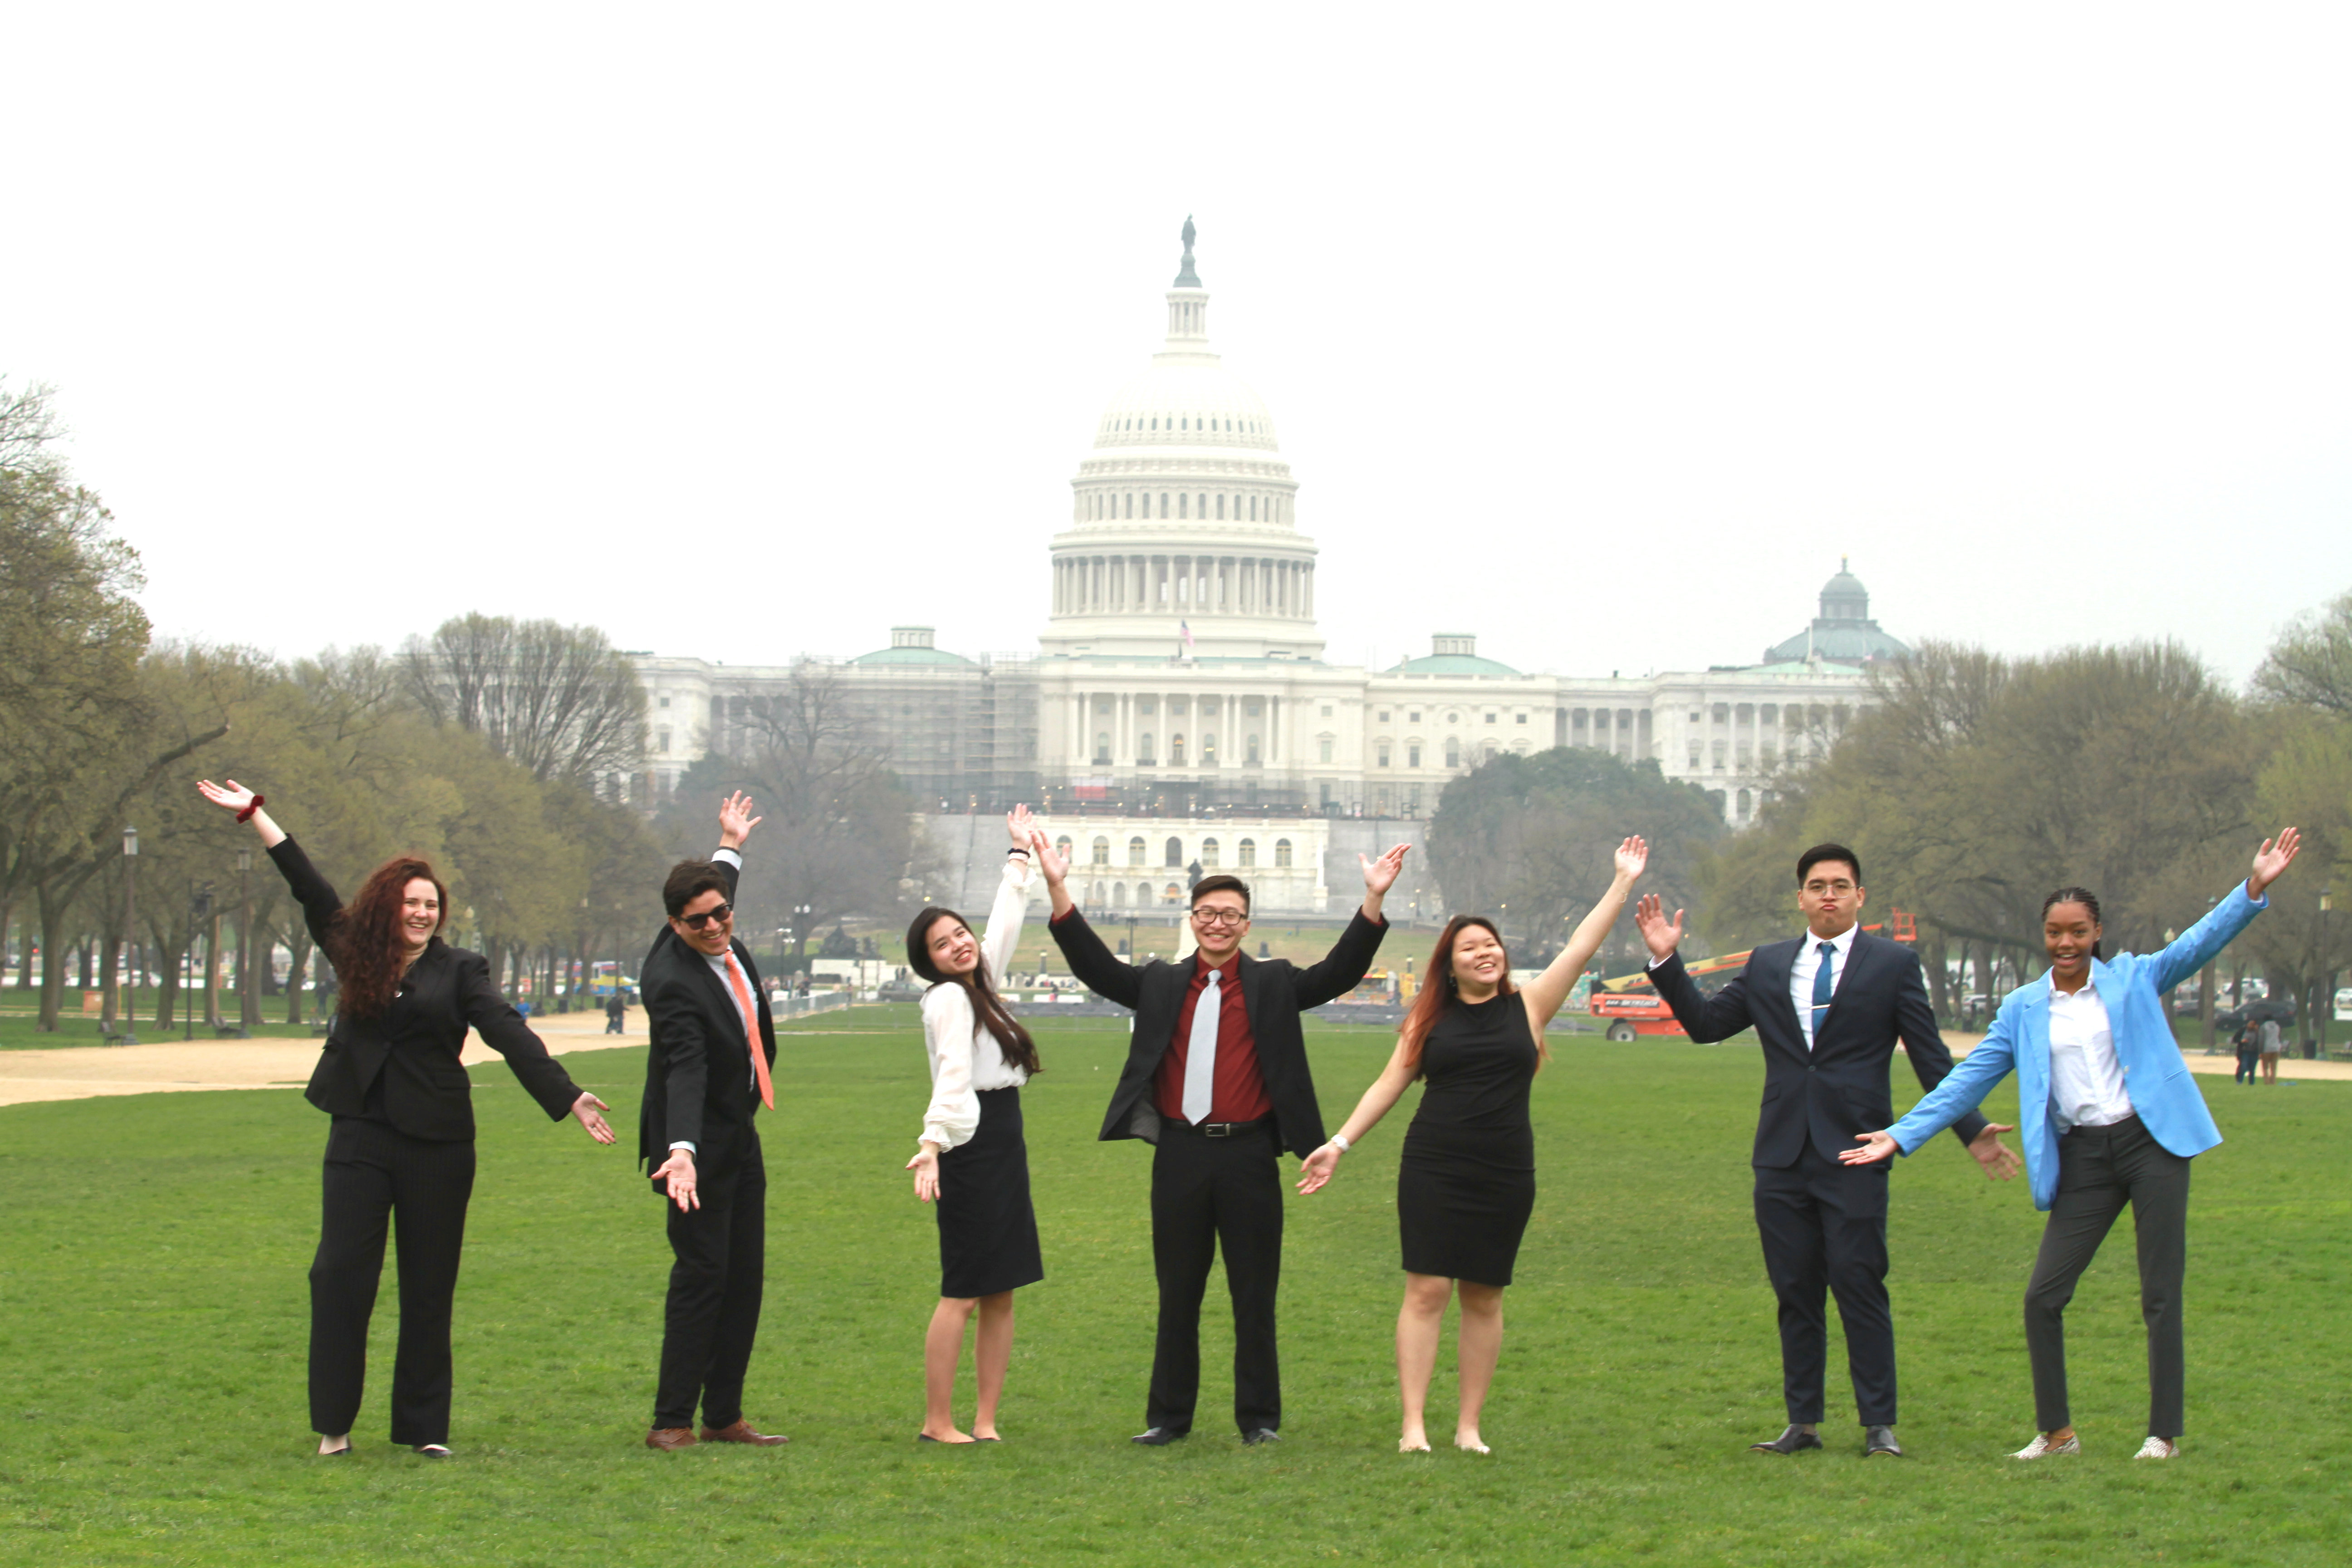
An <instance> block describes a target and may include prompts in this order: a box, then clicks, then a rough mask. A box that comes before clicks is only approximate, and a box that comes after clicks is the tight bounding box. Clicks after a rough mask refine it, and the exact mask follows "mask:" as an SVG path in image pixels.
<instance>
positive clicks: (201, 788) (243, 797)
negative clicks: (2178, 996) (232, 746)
mask: <svg viewBox="0 0 2352 1568" xmlns="http://www.w3.org/2000/svg"><path fill="white" fill-rule="evenodd" d="M196 793H197V794H198V795H203V796H204V797H205V799H206V800H208V801H211V802H212V803H213V804H214V805H217V806H219V807H220V808H221V809H222V810H224V811H243V810H244V809H245V808H246V807H247V806H248V805H252V804H253V792H252V791H251V790H249V789H247V788H246V787H245V786H244V785H243V784H239V783H237V782H236V780H235V779H231V780H229V781H228V783H226V784H215V783H213V781H212V780H210V779H198V780H197V781H196ZM2265 847H2267V846H2265Z"/></svg>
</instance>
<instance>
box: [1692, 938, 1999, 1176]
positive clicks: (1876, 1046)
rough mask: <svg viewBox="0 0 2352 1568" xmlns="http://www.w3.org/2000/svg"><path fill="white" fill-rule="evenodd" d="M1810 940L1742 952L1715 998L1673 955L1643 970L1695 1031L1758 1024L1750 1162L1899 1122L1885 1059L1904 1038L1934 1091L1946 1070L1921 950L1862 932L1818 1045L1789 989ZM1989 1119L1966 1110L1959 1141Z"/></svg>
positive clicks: (1834, 1146) (1724, 1033)
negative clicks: (1760, 1055)
mask: <svg viewBox="0 0 2352 1568" xmlns="http://www.w3.org/2000/svg"><path fill="white" fill-rule="evenodd" d="M1814 940H1817V939H1814V938H1812V937H1810V936H1808V937H1800V938H1797V939H1795V940H1792V941H1789V942H1772V943H1769V944H1768V945H1766V946H1763V947H1759V948H1758V949H1757V950H1756V951H1755V952H1753V953H1750V954H1749V955H1748V966H1747V967H1746V968H1745V969H1743V970H1741V971H1740V972H1739V976H1738V979H1736V980H1734V981H1732V983H1731V984H1728V985H1727V986H1725V987H1724V988H1723V989H1722V990H1721V991H1719V992H1717V993H1716V994H1714V995H1713V996H1708V995H1706V994H1702V993H1701V992H1700V990H1699V988H1698V986H1697V985H1696V984H1694V983H1693V982H1692V980H1691V977H1690V975H1689V974H1688V973H1686V972H1685V970H1684V968H1683V961H1682V955H1681V954H1680V953H1676V954H1675V956H1673V957H1671V958H1669V959H1667V960H1666V961H1665V962H1664V963H1661V964H1659V965H1658V967H1657V968H1655V969H1654V970H1652V971H1651V972H1650V978H1651V980H1652V981H1654V983H1655V984H1656V985H1657V987H1658V994H1659V995H1661V996H1663V997H1664V998H1665V1001H1666V1005H1668V1006H1669V1007H1672V1008H1673V1009H1674V1010H1675V1017H1676V1018H1677V1019H1679V1020H1680V1021H1681V1023H1682V1026H1683V1028H1684V1029H1685V1030H1686V1031H1687V1032H1688V1033H1689V1035H1690V1037H1691V1038H1692V1039H1694V1040H1700V1041H1706V1040H1720V1039H1726V1038H1728V1037H1730V1036H1733V1035H1736V1034H1738V1033H1739V1031H1740V1030H1742V1029H1746V1028H1750V1027H1752V1028H1754V1029H1755V1031H1756V1034H1757V1037H1758V1038H1759V1039H1760V1040H1761V1041H1762V1042H1763V1046H1764V1105H1763V1110H1762V1112H1761V1114H1760V1115H1759V1116H1758V1118H1757V1121H1756V1152H1755V1155H1754V1157H1753V1163H1755V1164H1757V1165H1759V1166H1763V1167H1766V1168H1768V1169H1773V1170H1780V1169H1784V1168H1786V1167H1788V1166H1790V1165H1793V1164H1795V1163H1797V1158H1798V1156H1799V1155H1801V1153H1803V1152H1804V1148H1805V1143H1806V1141H1807V1140H1808V1139H1809V1138H1810V1139H1811V1142H1812V1145H1813V1147H1814V1148H1816V1149H1818V1150H1820V1151H1821V1152H1822V1153H1823V1154H1825V1155H1827V1156H1829V1157H1830V1158H1832V1159H1834V1158H1836V1157H1837V1156H1838V1155H1840V1154H1843V1152H1846V1151H1847V1150H1848V1149H1852V1148H1855V1147H1858V1145H1857V1144H1856V1143H1855V1142H1854V1137H1855V1135H1856V1134H1857V1133H1862V1132H1874V1131H1878V1130H1879V1129H1881V1128H1884V1127H1892V1126H1893V1125H1895V1105H1894V1102H1893V1100H1892V1099H1891V1098H1890V1096H1889V1092H1888V1089H1887V1063H1888V1061H1889V1060H1890V1058H1893V1057H1894V1055H1895V1037H1897V1036H1898V1035H1899V1036H1901V1037H1902V1040H1903V1048H1904V1050H1905V1052H1906V1054H1908V1055H1909V1057H1910V1058H1911V1070H1912V1071H1913V1072H1915V1073H1916V1074H1918V1075H1919V1087H1920V1088H1921V1089H1933V1088H1935V1087H1936V1086H1937V1084H1939V1083H1941V1082H1943V1081H1944V1075H1945V1074H1947V1073H1948V1072H1950V1071H1951V1070H1952V1053H1951V1052H1949V1051H1948V1050H1946V1049H1945V1048H1944V1037H1943V1036H1942V1035H1940V1034H1938V1033H1937V1030H1936V1013H1935V1009H1934V1008H1932V1007H1930V1006H1929V1005H1927V980H1926V977H1925V976H1924V974H1923V973H1922V972H1921V970H1920V968H1919V955H1918V954H1917V953H1916V952H1912V951H1911V950H1910V949H1909V948H1907V947H1906V946H1904V945H1903V944H1902V943H1901V942H1888V941H1887V940H1886V939H1885V937H1877V936H1873V935H1871V934H1870V933H1869V932H1868V931H1856V932H1854V934H1853V947H1852V948H1851V949H1850V950H1849V951H1848V952H1847V953H1846V958H1845V967H1844V969H1843V972H1842V973H1840V974H1839V975H1838V983H1837V990H1836V992H1835V993H1834V994H1832V996H1831V998H1830V1011H1829V1016H1828V1017H1826V1018H1824V1019H1823V1020H1822V1026H1821V1029H1820V1032H1819V1033H1818V1034H1816V1035H1815V1037H1814V1038H1813V1048H1812V1049H1811V1050H1810V1051H1808V1050H1807V1049H1805V1031H1804V1027H1803V1026H1802V1025H1801V1023H1800V1022H1799V1020H1798V1018H1797V1007H1796V1004H1795V1003H1794V1002H1792V1001H1791V1000H1790V996H1789V975H1790V971H1791V970H1792V969H1794V968H1795V966H1796V963H1797V951H1798V948H1799V947H1800V945H1801V943H1803V942H1810V941H1814ZM1984 1124H1985V1121H1984V1118H1983V1117H1981V1116H1979V1115H1978V1114H1977V1113H1976V1112H1974V1111H1970V1112H1969V1114H1968V1115H1966V1116H1964V1117H1962V1118H1961V1119H1960V1120H1959V1121H1956V1122H1954V1123H1953V1124H1952V1131H1953V1132H1954V1134H1955V1135H1957V1136H1958V1138H1959V1140H1960V1142H1963V1143H1966V1142H1971V1141H1972V1140H1974V1139H1975V1137H1976V1135H1977V1134H1978V1133H1979V1132H1981V1131H1984Z"/></svg>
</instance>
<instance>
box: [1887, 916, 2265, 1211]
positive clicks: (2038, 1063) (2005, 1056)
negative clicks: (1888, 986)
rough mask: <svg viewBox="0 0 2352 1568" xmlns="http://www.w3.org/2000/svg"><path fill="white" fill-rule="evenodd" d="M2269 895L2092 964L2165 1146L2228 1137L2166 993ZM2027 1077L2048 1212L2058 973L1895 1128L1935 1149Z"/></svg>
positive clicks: (2200, 1147) (1907, 1140) (2143, 1103)
mask: <svg viewBox="0 0 2352 1568" xmlns="http://www.w3.org/2000/svg"><path fill="white" fill-rule="evenodd" d="M2270 906H2271V901H2270V900H2269V899H2268V898H2267V897H2264V898H2261V899H2250V898H2248V897H2247V896H2246V885H2245V884H2244V883H2243V882H2241V883H2239V884H2238V885H2237V887H2235V888H2233V889H2231V890H2230V892H2229V894H2228V895H2227V896H2226V897H2224V898H2223V899H2222V900H2221V902H2220V903H2218V904H2216V905H2214V906H2213V909H2212V911H2211V912H2210V914H2208V915H2207V916H2206V917H2205V918H2204V919H2203V920H2201V921H2198V922H2197V923H2196V924H2195V925H2193V926H2191V927H2189V929H2188V930H2187V931H2183V932H2182V933H2181V935H2180V940H2179V941H2178V942H2174V943H2173V944H2172V945H2171V946H2170V947H2168V948H2166V949H2165V950H2164V951H2163V952H2158V953H2152V954H2150V955H2149V956H2147V957H2146V958H2140V957H2137V956H2135V955H2134V954H2132V953H2128V952H2119V953H2117V954H2116V956H2115V957H2114V958H2113V959H2110V960H2105V961H2102V960H2100V959H2096V958H2095V959H2093V960H2091V977H2092V982H2093V984H2096V985H2097V986H2098V988H2099V1000H2100V1002H2101V1003H2102V1004H2103V1005H2105V1007H2106V1010H2107V1026H2108V1029H2109V1030H2110V1032H2111V1033H2112V1034H2113V1035H2114V1037H2115V1043H2116V1061H2117V1062H2118V1063H2119V1064H2120V1065H2121V1066H2122V1068H2123V1070H2124V1090H2125V1092H2126V1093H2127V1094H2128V1095H2130V1096H2131V1102H2132V1110H2133V1111H2134V1112H2135V1113H2136V1114H2137V1116H2138V1117H2139V1120H2140V1124H2141V1125H2142V1126H2144V1127H2146V1128H2147V1130H2148V1132H2149V1134H2150V1135H2151V1136H2152V1137H2154V1138H2155V1140H2156V1141H2157V1142H2158V1143H2160V1144H2162V1145H2163V1146H2164V1147H2165V1148H2167V1149H2169V1150H2170V1151H2172V1152H2174V1153H2176V1154H2179V1155H2182V1156H2184V1157H2185V1156H2188V1155H2191V1154H2202V1153H2203V1152H2205V1151H2206V1150H2208V1149H2210V1148H2212V1147H2213V1146H2214V1145H2215V1144H2216V1143H2219V1142H2221V1129H2220V1128H2218V1127H2216V1126H2214V1125H2213V1113H2212V1112H2211V1111H2210V1110H2206V1109H2205V1096H2204V1095H2203V1094H2201V1093H2200V1092H2199V1090H2198V1088H2197V1083H2196V1080H2195V1079H2192V1078H2191V1077H2190V1076H2189V1064H2188V1062H2187V1061H2185V1060H2183V1059H2182V1058H2181V1055H2180V1047H2179V1042H2177V1041H2176V1040H2175V1039H2174V1038H2173V1036H2172V1023H2171V1020H2170V1019H2169V1018H2168V1017H2167V1016H2165V1010H2164V994H2165V993H2166V992H2168V991H2169V990H2171V989H2172V988H2173V987H2174V986H2175V985H2177V984H2179V983H2180V982H2181V981H2183V980H2185V979H2187V978H2188V977H2189V975H2191V974H2194V973H2197V971H2199V970H2200V969H2202V968H2204V967H2205V965H2207V964H2208V963H2211V962H2212V961H2213V957H2214V955H2215V954H2217V953H2219V952H2221V950H2222V949H2223V948H2225V947H2227V946H2229V945H2230V939H2231V938H2232V937H2234V936H2236V935H2237V934H2238V933H2239V932H2240V931H2243V930H2245V929H2246V927H2247V926H2248V925H2250V924H2252V921H2253V918H2254V917H2255V916H2256V915H2258V914H2260V913H2262V911H2263V910H2266V909H2268V908H2270ZM2011 1068H2015V1069H2016V1071H2017V1101H2018V1117H2017V1120H2018V1124H2019V1131H2021V1132H2022V1133H2023V1134H2024V1146H2025V1168H2026V1173H2027V1175H2028V1178H2029V1180H2030V1181H2031V1182H2032V1186H2033V1206H2034V1207H2035V1208H2038V1209H2046V1208H2048V1207H2049V1206H2050V1205H2051V1201H2052V1200H2053V1199H2054V1198H2055V1197H2056V1196H2057V1195H2058V1129H2057V1127H2056V1126H2055V1124H2054V1119H2053V1117H2052V1115H2051V1113H2050V976H2049V975H2048V974H2047V973H2044V974H2043V975H2042V977H2041V978H2039V979H2037V980H2033V981H2031V982H2029V983H2028V984H2023V985H2021V986H2019V987H2018V988H2017V989H2016V990H2014V991H2012V992H2011V993H2010V994H2008V995H2007V996H2005V997H2003V998H2002V999H2001V1004H2000V1012H1999V1013H1997V1014H1995V1015H1994V1016H1993V1020H1992V1028H1991V1029H1990V1031H1988V1032H1987V1034H1986V1035H1985V1037H1984V1041H1983V1043H1982V1044H1980V1045H1979V1046H1978V1047H1977V1048H1976V1049H1975V1050H1973V1051H1970V1052H1969V1054H1968V1055H1967V1056H1966V1057H1964V1058H1961V1061H1960V1064H1959V1065H1958V1067H1956V1068H1953V1069H1952V1074H1951V1076H1950V1077H1949V1078H1948V1079H1945V1080H1944V1081H1943V1082H1941V1083H1939V1084H1937V1086H1936V1088H1935V1090H1934V1092H1932V1093H1930V1094H1929V1095H1928V1096H1927V1098H1926V1099H1925V1100H1921V1101H1920V1102H1919V1103H1918V1104H1916V1105H1915V1106H1913V1107H1912V1108H1911V1110H1910V1113H1909V1114H1908V1115H1906V1116H1905V1117H1904V1118H1903V1120H1902V1121H1898V1122H1896V1123H1895V1125H1894V1126H1893V1127H1891V1128H1889V1129H1888V1130H1887V1131H1890V1132H1892V1133H1893V1134H1894V1136H1895V1142H1896V1143H1898V1144H1900V1145H1901V1146H1902V1149H1903V1152H1904V1153H1905V1154H1906V1155H1907V1154H1909V1153H1910V1152H1911V1151H1913V1150H1914V1149H1916V1148H1917V1147H1919V1145H1920V1144H1922V1143H1925V1142H1927V1140H1929V1139H1930V1138H1933V1137H1934V1136H1935V1135H1936V1134H1937V1133H1938V1132H1941V1131H1943V1130H1944V1129H1945V1128H1947V1127H1949V1126H1950V1125H1951V1124H1952V1123H1953V1122H1955V1121H1958V1120H1959V1119H1960V1118H1961V1117H1962V1116H1963V1115H1965V1114H1967V1113H1968V1112H1969V1111H1971V1110H1975V1109H1976V1108H1977V1105H1978V1103H1979V1101H1981V1100H1983V1099H1984V1097H1985V1096H1986V1095H1988V1094H1990V1093H1991V1092H1992V1089H1993V1085H1995V1084H1997V1083H1999V1082H2000V1080H2001V1079H2004V1078H2007V1077H2008V1076H2009V1074H2010V1069H2011Z"/></svg>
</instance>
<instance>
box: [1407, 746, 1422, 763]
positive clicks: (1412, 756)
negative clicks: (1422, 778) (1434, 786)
mask: <svg viewBox="0 0 2352 1568" xmlns="http://www.w3.org/2000/svg"><path fill="white" fill-rule="evenodd" d="M1404 765H1405V766H1406V767H1409V768H1417V767H1419V766H1421V742H1419V741H1414V742H1411V743H1409V744H1408V745H1407V746H1406V747H1405V749H1404Z"/></svg>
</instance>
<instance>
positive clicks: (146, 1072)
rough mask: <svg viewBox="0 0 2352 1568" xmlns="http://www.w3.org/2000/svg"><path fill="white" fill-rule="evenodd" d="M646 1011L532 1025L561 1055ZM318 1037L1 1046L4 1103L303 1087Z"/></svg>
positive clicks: (639, 1036)
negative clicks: (611, 1020) (608, 1022)
mask: <svg viewBox="0 0 2352 1568" xmlns="http://www.w3.org/2000/svg"><path fill="white" fill-rule="evenodd" d="M645 1017H646V1016H645V1014H644V1012H643V1011H642V1010H632V1011H631V1012H630V1014H629V1026H630V1027H629V1028H628V1031H627V1032H626V1033H624V1034H618V1035H608V1034H606V1033H604V1015H603V1014H601V1013H563V1014H558V1015H557V1016H553V1017H547V1018H534V1019H532V1020H531V1027H532V1028H533V1029H534V1030H536V1031H538V1033H539V1036H540V1037H541V1038H542V1039H544V1040H545V1041H546V1042H547V1048H548V1049H549V1050H551V1051H552V1052H554V1053H555V1054H556V1055H557V1056H564V1055H567V1054H571V1053H575V1052H580V1051H596V1050H605V1049H608V1048H613V1047H621V1046H642V1045H644V1044H645V1043H646V1036H645ZM463 1059H464V1061H465V1063H466V1065H467V1066H468V1067H472V1066H474V1065H475V1064H477V1063H479V1062H491V1061H497V1060H498V1059H499V1054H498V1053H497V1052H496V1051H494V1050H491V1049H490V1048H489V1047H487V1046H485V1045H483V1044H482V1042H481V1038H480V1037H479V1036H476V1037H474V1038H472V1039H469V1040H467V1042H466V1052H465V1056H464V1058H463ZM318 1060H319V1042H318V1041H317V1040H315V1039H313V1040H186V1041H181V1040H163V1041H158V1042H157V1043H156V1044H154V1045H152V1046H147V1045H142V1046H68V1047H61V1048H59V1049H57V1050H53V1051H44V1050H37V1051H0V1105H26V1104H30V1103H32V1102H34V1101H36V1100H89V1099H91V1098H93V1097H95V1096H98V1095H102V1094H165V1093H172V1092H174V1091H177V1090H182V1089H299V1088H301V1087H302V1086H303V1085H304V1084H306V1083H308V1082H310V1069H311V1068H313V1067H315V1066H316V1065H318Z"/></svg>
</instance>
